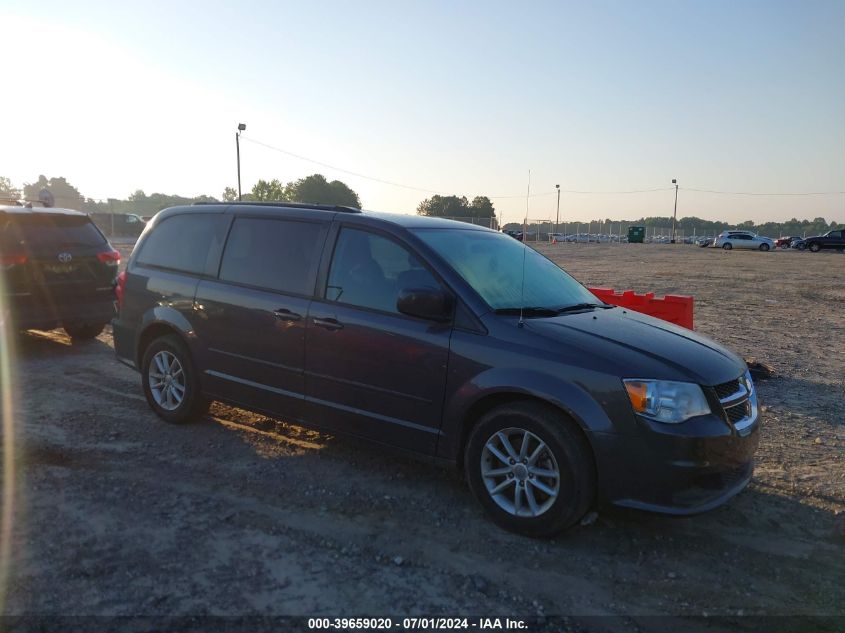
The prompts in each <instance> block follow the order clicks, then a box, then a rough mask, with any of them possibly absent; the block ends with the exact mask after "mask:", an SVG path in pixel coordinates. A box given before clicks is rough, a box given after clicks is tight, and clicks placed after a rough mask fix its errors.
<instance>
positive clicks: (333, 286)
mask: <svg viewBox="0 0 845 633" xmlns="http://www.w3.org/2000/svg"><path fill="white" fill-rule="evenodd" d="M439 287H440V284H439V283H438V282H437V280H436V279H435V278H434V276H433V275H432V274H431V273H430V272H429V271H428V270H427V269H426V268H425V267H424V266H423V265H422V263H421V262H420V260H419V259H418V258H417V257H416V256H414V255H413V254H411V252H410V251H408V249H406V248H405V247H404V246H401V245H399V244H397V243H396V242H394V241H393V240H390V239H388V238H385V237H381V236H380V235H375V234H374V233H369V232H367V231H359V230H357V229H349V228H344V229H342V230H341V232H340V235H339V236H338V239H337V245H336V246H335V250H334V256H333V257H332V265H331V270H330V271H329V279H328V284H327V287H326V299H328V300H329V301H337V302H338V303H347V304H350V305H355V306H360V307H362V308H370V309H373V310H381V311H383V312H394V313H397V314H398V310H397V309H396V300H397V298H398V296H399V291H400V290H403V289H410V288H439Z"/></svg>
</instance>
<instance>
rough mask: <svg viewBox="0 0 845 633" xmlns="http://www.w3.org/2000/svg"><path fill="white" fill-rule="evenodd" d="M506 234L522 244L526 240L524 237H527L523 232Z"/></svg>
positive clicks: (506, 232)
mask: <svg viewBox="0 0 845 633" xmlns="http://www.w3.org/2000/svg"><path fill="white" fill-rule="evenodd" d="M504 233H505V234H506V235H510V236H511V237H512V238H514V239H515V240H519V241H520V242H522V241H523V239H524V237H525V236H524V235H523V233H522V231H504Z"/></svg>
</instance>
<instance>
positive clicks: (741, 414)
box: [725, 400, 751, 424]
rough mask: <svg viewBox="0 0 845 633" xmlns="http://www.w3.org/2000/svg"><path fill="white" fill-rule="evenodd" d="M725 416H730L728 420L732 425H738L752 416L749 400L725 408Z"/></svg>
mask: <svg viewBox="0 0 845 633" xmlns="http://www.w3.org/2000/svg"><path fill="white" fill-rule="evenodd" d="M725 415H727V416H728V420H730V421H731V424H736V423H737V422H739V421H740V420H742V419H743V418H746V417H748V416H749V415H751V405H750V404H749V402H748V400H746V401H745V402H741V403H739V404H737V405H734V406H732V407H725Z"/></svg>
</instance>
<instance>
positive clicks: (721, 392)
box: [713, 378, 740, 400]
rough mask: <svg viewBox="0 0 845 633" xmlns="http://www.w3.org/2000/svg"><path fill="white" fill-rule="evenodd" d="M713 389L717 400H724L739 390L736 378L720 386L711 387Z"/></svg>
mask: <svg viewBox="0 0 845 633" xmlns="http://www.w3.org/2000/svg"><path fill="white" fill-rule="evenodd" d="M713 389H715V390H716V396H717V397H718V398H719V400H724V399H725V398H728V397H730V396H732V395H734V394H735V393H736V392H738V391H739V390H740V387H739V378H737V379H736V380H729V381H728V382H723V383H722V384H721V385H716V386H715V387H713Z"/></svg>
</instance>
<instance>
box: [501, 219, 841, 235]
mask: <svg viewBox="0 0 845 633" xmlns="http://www.w3.org/2000/svg"><path fill="white" fill-rule="evenodd" d="M589 226H592V233H599V232H603V233H606V234H607V233H610V232H611V230H612V231H613V233H614V234H616V233H618V232H619V230H620V228H621V229H622V231H623V232H625V231H627V230H628V227H629V226H644V227H646V230H647V231H648V234H649V235H650V234H651V231H650V230H649V229H653V228H657V229H662V230H663V231H664V232H665V231H666V229H668V228H670V227H671V226H672V216H671V215H669V216H651V217H641V218H639V219H635V220H619V219H611V218H604V219H601V218H599V219H594V220H588V221H586V222H584V221H581V222H571V221H566V220H565V219H564V218H561V221H560V224H559V225H558V230H559V232H561V233H563V232H564V231H565V232H566V233H577V232H581V233H586V232H588V231H589V229H588V227H589ZM840 226H842V223H841V222H835V221H833V220H831V221H830V222H828V221H827V220H825V219H824V218H821V217H818V218H814V219H812V220H807V219H804V220H799V219H797V218H792V219H790V220H787V221H786V222H760V223H755V222H753V221H751V220H747V221H745V222H740V223H738V224H737V223H735V222H727V221H725V220H704V219H702V218H699V217H695V216H688V217H683V218H679V219H678V221H677V223H676V225H675V228H676V230H677V231H678V233H681V234H683V235H693V234H695V235H703V236H711V235H717V234H719V233H720V232H722V231H724V230H726V229H741V230H746V231H752V232H754V233H757V234H759V235H766V236H768V237H780V236H782V235H798V236H802V235H818V234H821V233H825V232H827V231H830V230H831V229H836V228H839V227H840ZM553 227H554V220H550V221H549V220H544V221H543V222H542V224H541V225H538V224H537V222H536V220H533V221H532V222H531V223H529V225H528V231H529V232H534V231H537V230H539V231H540V232H541V233H542V232H551V231H554V228H553ZM576 227H578V228H576ZM600 227H603V228H600ZM503 228H504V229H506V230H514V231H521V230H522V223H521V222H509V223H507V224H506V225H505V226H504V227H503Z"/></svg>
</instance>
